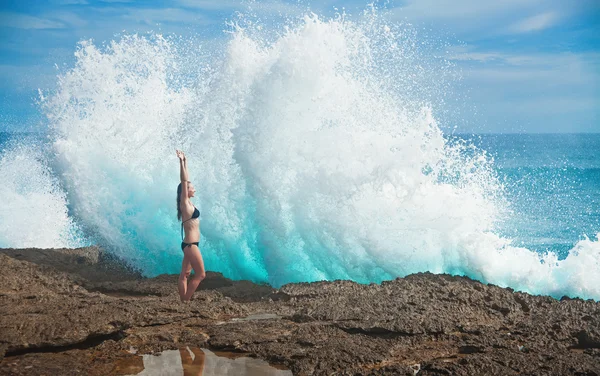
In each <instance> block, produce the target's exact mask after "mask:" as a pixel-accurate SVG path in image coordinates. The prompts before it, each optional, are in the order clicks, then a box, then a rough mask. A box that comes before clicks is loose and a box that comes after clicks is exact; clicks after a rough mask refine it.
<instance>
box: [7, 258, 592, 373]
mask: <svg viewBox="0 0 600 376" xmlns="http://www.w3.org/2000/svg"><path fill="white" fill-rule="evenodd" d="M183 346H190V347H194V348H207V349H211V350H213V351H217V350H222V351H230V352H235V353H240V354H245V355H246V356H250V357H257V358H260V359H263V360H266V361H268V362H269V363H271V364H276V365H278V366H282V367H285V368H287V369H289V370H291V371H292V372H293V374H294V375H332V374H334V375H335V374H337V375H356V374H360V375H363V374H364V375H415V374H418V375H483V374H486V375H520V374H530V375H559V374H560V375H571V374H572V375H600V303H597V302H594V301H591V300H588V301H584V300H580V299H562V300H561V301H558V300H555V299H552V298H549V297H544V296H531V295H528V294H524V293H518V292H513V291H512V290H510V289H503V288H499V287H496V286H492V285H485V284H482V283H479V282H476V281H473V280H470V279H468V278H463V277H453V276H448V275H434V274H429V273H421V274H415V275H410V276H408V277H406V278H401V279H396V280H394V281H389V282H384V283H382V284H380V285H379V284H371V285H360V284H356V283H353V282H349V281H335V282H316V283H299V284H289V285H285V286H282V287H281V288H280V289H273V288H271V287H270V286H266V285H257V284H254V283H251V282H248V281H232V280H228V279H226V278H224V277H223V276H222V275H220V274H218V273H208V275H207V278H206V279H205V280H204V281H203V283H202V285H201V288H200V290H199V291H198V292H196V294H195V296H194V298H193V300H192V302H190V303H188V304H182V303H180V302H179V298H178V295H177V276H173V275H163V276H159V277H156V278H142V277H141V276H140V275H139V273H137V272H136V271H135V270H131V269H128V268H126V267H123V266H122V265H121V264H120V263H119V262H117V261H115V260H114V259H112V258H110V257H108V256H106V255H105V254H103V252H102V251H101V250H100V249H98V248H94V247H91V248H82V249H76V250H68V249H55V250H37V249H27V250H10V249H3V250H0V359H1V361H0V374H11V375H57V374H60V375H70V374H87V375H110V374H127V373H131V367H130V368H129V371H127V369H125V368H123V367H122V366H120V364H125V363H127V362H129V361H131V360H132V358H136V359H137V358H139V357H138V355H135V354H133V353H137V354H152V353H159V352H161V351H165V350H174V349H181V348H182V347H183ZM132 349H134V351H133V350H132ZM133 360H134V362H135V359H133ZM124 362H125V363H124ZM127 364H129V363H127ZM134 368H135V367H134ZM136 369H137V371H136V372H139V367H138V368H136Z"/></svg>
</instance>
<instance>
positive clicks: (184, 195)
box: [175, 150, 206, 302]
mask: <svg viewBox="0 0 600 376" xmlns="http://www.w3.org/2000/svg"><path fill="white" fill-rule="evenodd" d="M175 152H176V153H177V158H179V176H180V180H181V183H179V186H178V187H177V219H179V220H180V221H182V222H181V238H182V239H181V240H182V242H181V250H182V251H183V263H182V264H181V273H180V274H179V283H178V287H179V297H180V298H181V301H182V302H187V301H189V300H190V299H191V298H192V295H193V294H194V291H196V289H197V288H198V285H199V284H200V282H202V280H203V279H204V277H206V273H205V271H204V261H203V260H202V254H201V253H200V248H198V243H199V241H200V218H199V217H200V211H198V209H196V207H195V206H194V205H193V204H192V201H191V200H190V198H192V197H194V193H195V192H196V190H195V189H194V186H193V185H192V183H191V182H190V181H189V176H188V171H187V161H186V159H185V154H183V152H182V151H181V150H176V151H175ZM183 218H186V219H185V220H184V219H183ZM184 233H185V236H184ZM192 269H194V276H193V277H192V278H191V279H190V281H189V283H188V278H189V276H190V272H191V271H192Z"/></svg>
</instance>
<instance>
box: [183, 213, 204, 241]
mask: <svg viewBox="0 0 600 376" xmlns="http://www.w3.org/2000/svg"><path fill="white" fill-rule="evenodd" d="M181 220H182V225H183V233H184V234H185V236H184V237H183V242H185V243H195V242H199V241H200V212H199V211H198V209H196V207H195V206H193V205H192V204H189V206H188V207H186V208H185V210H182V215H181Z"/></svg>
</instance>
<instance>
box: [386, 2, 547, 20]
mask: <svg viewBox="0 0 600 376" xmlns="http://www.w3.org/2000/svg"><path fill="white" fill-rule="evenodd" d="M542 1H543V0H502V1H480V0H409V1H407V2H406V4H405V5H403V6H400V7H398V8H396V10H397V12H398V15H399V16H404V17H408V18H412V19H434V20H465V19H471V20H474V21H475V20H480V19H482V18H487V17H490V16H498V15H499V14H502V13H510V12H514V11H516V10H519V9H523V8H525V9H526V8H528V7H531V6H534V5H536V4H539V3H540V2H542Z"/></svg>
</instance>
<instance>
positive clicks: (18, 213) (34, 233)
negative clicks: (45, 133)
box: [0, 144, 88, 248]
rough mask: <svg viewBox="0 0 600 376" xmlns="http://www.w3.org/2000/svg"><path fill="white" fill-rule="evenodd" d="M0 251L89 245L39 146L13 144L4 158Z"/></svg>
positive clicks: (0, 174)
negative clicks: (70, 214)
mask: <svg viewBox="0 0 600 376" xmlns="http://www.w3.org/2000/svg"><path fill="white" fill-rule="evenodd" d="M0 177H1V181H0V197H1V201H2V204H1V205H0V248H24V247H37V248H55V247H68V248H73V247H81V246H85V245H88V243H87V242H86V241H85V240H84V239H83V237H82V234H81V232H80V231H79V229H78V228H77V226H76V225H75V224H74V223H73V221H72V219H71V218H70V217H69V216H68V209H67V200H66V197H65V194H64V192H63V191H62V190H61V188H60V187H59V185H58V181H57V179H56V178H55V177H54V176H53V174H52V171H51V170H50V168H49V167H48V165H47V164H46V163H45V162H44V158H43V155H42V153H41V151H40V148H39V145H35V144H29V145H22V144H13V145H11V146H9V147H7V148H6V149H4V150H3V153H2V155H1V156H0Z"/></svg>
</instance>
